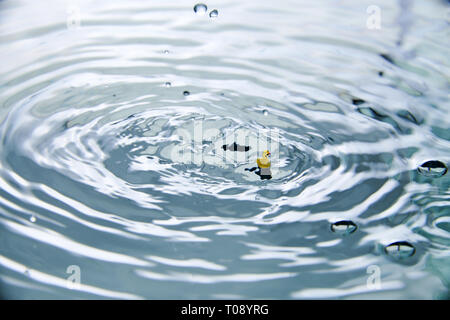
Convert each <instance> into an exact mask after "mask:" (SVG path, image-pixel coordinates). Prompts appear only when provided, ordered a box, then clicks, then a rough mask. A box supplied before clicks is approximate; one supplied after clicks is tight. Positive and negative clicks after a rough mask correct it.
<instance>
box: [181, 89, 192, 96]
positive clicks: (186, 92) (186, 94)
mask: <svg viewBox="0 0 450 320" xmlns="http://www.w3.org/2000/svg"><path fill="white" fill-rule="evenodd" d="M190 94H191V93H190V92H189V91H187V90H186V91H184V92H183V95H184V96H188V95H190Z"/></svg>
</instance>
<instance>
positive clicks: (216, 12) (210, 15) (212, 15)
mask: <svg viewBox="0 0 450 320" xmlns="http://www.w3.org/2000/svg"><path fill="white" fill-rule="evenodd" d="M218 15H219V11H217V10H216V9H214V10H212V11H211V12H210V13H209V17H210V18H212V19H214V18H217V16H218Z"/></svg>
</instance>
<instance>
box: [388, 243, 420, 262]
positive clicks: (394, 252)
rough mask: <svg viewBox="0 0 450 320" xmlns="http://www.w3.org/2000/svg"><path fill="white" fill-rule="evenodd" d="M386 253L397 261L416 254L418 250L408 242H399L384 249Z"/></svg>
mask: <svg viewBox="0 0 450 320" xmlns="http://www.w3.org/2000/svg"><path fill="white" fill-rule="evenodd" d="M384 252H385V253H386V254H387V255H389V256H391V257H394V258H396V259H404V258H408V257H411V256H412V255H413V254H414V253H416V248H414V246H413V245H412V244H411V243H409V242H407V241H398V242H394V243H391V244H390V245H387V246H386V247H384Z"/></svg>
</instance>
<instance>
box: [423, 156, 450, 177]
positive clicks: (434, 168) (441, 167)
mask: <svg viewBox="0 0 450 320" xmlns="http://www.w3.org/2000/svg"><path fill="white" fill-rule="evenodd" d="M447 170H448V169H447V166H446V165H445V164H444V163H442V162H441V161H438V160H430V161H427V162H424V163H422V164H421V165H420V166H419V167H418V168H417V171H419V173H420V174H421V175H423V176H425V177H431V178H438V177H442V176H443V175H444V174H446V173H447Z"/></svg>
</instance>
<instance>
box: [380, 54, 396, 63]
mask: <svg viewBox="0 0 450 320" xmlns="http://www.w3.org/2000/svg"><path fill="white" fill-rule="evenodd" d="M380 57H382V58H383V59H384V60H386V61H387V62H389V63H392V64H395V63H394V59H392V57H391V56H390V55H388V54H386V53H380Z"/></svg>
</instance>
